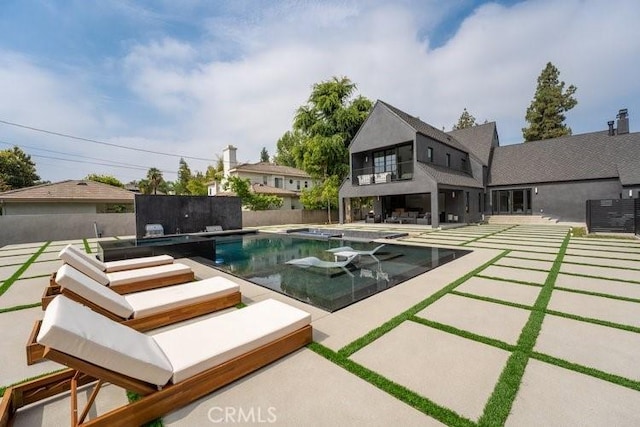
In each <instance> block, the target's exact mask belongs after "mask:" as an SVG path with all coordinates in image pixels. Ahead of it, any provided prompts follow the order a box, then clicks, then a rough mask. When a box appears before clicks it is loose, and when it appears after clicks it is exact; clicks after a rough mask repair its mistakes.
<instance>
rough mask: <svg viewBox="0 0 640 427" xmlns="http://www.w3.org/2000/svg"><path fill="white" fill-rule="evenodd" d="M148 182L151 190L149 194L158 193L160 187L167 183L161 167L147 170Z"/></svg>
mask: <svg viewBox="0 0 640 427" xmlns="http://www.w3.org/2000/svg"><path fill="white" fill-rule="evenodd" d="M146 182H147V186H148V190H149V193H148V194H158V189H159V188H161V187H162V185H163V184H164V183H165V181H164V178H163V176H162V172H161V171H160V169H158V168H150V169H149V171H148V172H147V178H146ZM141 184H142V182H141Z"/></svg>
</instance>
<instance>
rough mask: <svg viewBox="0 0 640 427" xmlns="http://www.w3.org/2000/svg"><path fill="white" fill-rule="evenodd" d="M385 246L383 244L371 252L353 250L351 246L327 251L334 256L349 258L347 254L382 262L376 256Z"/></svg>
mask: <svg viewBox="0 0 640 427" xmlns="http://www.w3.org/2000/svg"><path fill="white" fill-rule="evenodd" d="M384 246H386V245H385V244H382V245H380V246H377V247H375V248H374V249H372V250H370V251H361V250H357V249H353V248H352V247H351V246H340V247H338V248H333V249H327V252H331V253H333V254H341V255H343V256H348V255H347V254H355V255H357V256H358V257H360V256H362V255H369V256H370V257H371V258H373V259H374V260H375V261H376V262H379V261H380V260H379V259H378V258H377V257H376V256H375V253H376V252H378V251H379V250H380V249H382V248H383V247H384Z"/></svg>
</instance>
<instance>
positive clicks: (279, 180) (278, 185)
mask: <svg viewBox="0 0 640 427" xmlns="http://www.w3.org/2000/svg"><path fill="white" fill-rule="evenodd" d="M275 184H276V188H284V179H283V178H275Z"/></svg>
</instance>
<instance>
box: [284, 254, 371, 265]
mask: <svg viewBox="0 0 640 427" xmlns="http://www.w3.org/2000/svg"><path fill="white" fill-rule="evenodd" d="M357 256H358V254H357V253H350V254H349V256H347V257H346V259H345V260H343V261H335V262H332V261H324V260H321V259H320V258H317V257H314V256H310V257H305V258H298V259H292V260H290V261H287V262H286V263H285V264H289V265H295V266H297V267H301V268H309V267H318V268H345V267H346V266H347V265H349V264H350V263H351V261H353V260H354V259H355V257H357Z"/></svg>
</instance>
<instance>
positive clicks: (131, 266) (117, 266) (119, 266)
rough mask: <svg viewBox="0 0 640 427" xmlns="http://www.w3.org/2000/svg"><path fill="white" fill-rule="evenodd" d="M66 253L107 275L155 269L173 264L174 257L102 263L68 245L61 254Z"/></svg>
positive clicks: (159, 256) (166, 256)
mask: <svg viewBox="0 0 640 427" xmlns="http://www.w3.org/2000/svg"><path fill="white" fill-rule="evenodd" d="M64 251H73V252H75V253H76V254H78V255H79V256H80V257H83V258H85V259H86V260H87V262H89V263H90V264H92V265H93V266H94V267H96V268H97V269H98V270H100V271H103V272H105V273H113V272H115V271H122V270H135V269H137V268H145V267H155V266H156V265H164V264H171V263H172V262H173V257H172V256H169V255H157V256H149V257H141V258H132V259H123V260H121V261H109V262H102V261H100V260H99V259H97V258H96V257H94V256H91V255H88V254H86V253H85V252H83V251H82V250H80V249H78V248H77V247H75V246H73V245H67V246H66V247H64V248H63V249H62V251H61V253H62V252H64Z"/></svg>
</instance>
